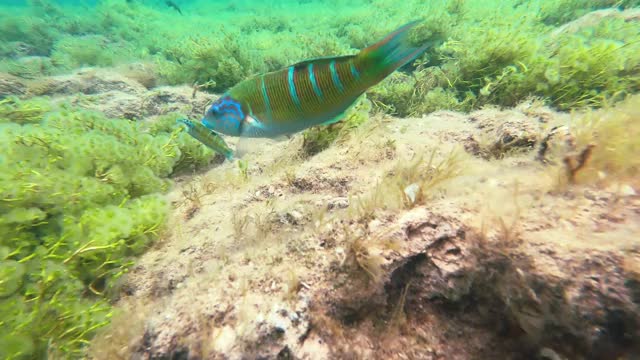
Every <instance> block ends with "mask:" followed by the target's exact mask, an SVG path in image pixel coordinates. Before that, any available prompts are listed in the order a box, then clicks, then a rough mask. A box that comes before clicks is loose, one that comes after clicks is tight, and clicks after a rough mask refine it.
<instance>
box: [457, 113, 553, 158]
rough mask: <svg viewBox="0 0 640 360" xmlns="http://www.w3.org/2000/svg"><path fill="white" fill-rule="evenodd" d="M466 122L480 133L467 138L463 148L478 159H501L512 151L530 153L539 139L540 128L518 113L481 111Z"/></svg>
mask: <svg viewBox="0 0 640 360" xmlns="http://www.w3.org/2000/svg"><path fill="white" fill-rule="evenodd" d="M468 120H469V121H470V122H472V123H474V124H475V125H476V127H477V128H478V129H480V130H481V134H480V135H479V136H478V138H476V137H473V138H471V139H468V145H467V147H468V149H469V150H471V151H470V152H471V153H472V154H474V153H475V155H478V154H480V155H481V157H494V158H501V157H504V155H505V154H506V153H508V152H512V151H516V150H521V151H530V150H532V149H533V148H534V146H535V144H536V143H537V141H538V138H539V133H540V126H539V125H538V124H536V121H535V120H533V119H531V118H530V117H528V116H526V115H525V114H523V113H521V112H519V111H515V110H512V111H499V110H497V109H484V110H479V111H475V112H473V113H471V114H470V115H469V118H468ZM474 141H475V142H476V143H474ZM478 147H479V148H480V149H478Z"/></svg>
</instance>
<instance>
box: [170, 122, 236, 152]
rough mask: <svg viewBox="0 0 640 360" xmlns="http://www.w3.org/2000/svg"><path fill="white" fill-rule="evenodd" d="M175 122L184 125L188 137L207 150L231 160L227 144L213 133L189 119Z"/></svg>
mask: <svg viewBox="0 0 640 360" xmlns="http://www.w3.org/2000/svg"><path fill="white" fill-rule="evenodd" d="M176 122H178V123H180V124H184V125H185V126H186V128H187V132H188V133H189V135H191V136H193V137H194V138H195V139H196V140H198V141H200V142H201V143H203V144H204V145H206V146H207V147H208V148H209V149H211V150H213V151H215V152H217V153H218V154H222V155H224V157H225V158H227V160H231V159H233V152H232V151H231V149H229V147H228V146H227V143H225V142H224V140H223V139H222V137H221V136H220V135H218V134H216V133H215V132H214V131H211V130H209V129H207V128H206V127H204V126H203V125H202V124H201V123H199V122H197V121H191V120H189V119H178V120H176Z"/></svg>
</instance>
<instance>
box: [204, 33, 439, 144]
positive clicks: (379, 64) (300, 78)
mask: <svg viewBox="0 0 640 360" xmlns="http://www.w3.org/2000/svg"><path fill="white" fill-rule="evenodd" d="M417 24H418V21H413V22H410V23H408V24H406V25H404V26H402V27H400V28H399V29H397V30H395V31H394V32H392V33H390V34H389V35H387V36H386V37H385V38H384V39H382V40H380V41H379V42H377V43H375V44H373V45H371V46H369V47H367V48H365V49H363V50H361V51H360V52H359V53H358V54H355V55H346V56H334V57H323V58H316V59H310V60H305V61H302V62H299V63H296V64H293V65H291V66H288V67H286V68H284V69H281V70H278V71H274V72H269V73H266V74H261V75H257V76H254V77H252V78H249V79H247V80H244V81H241V82H240V83H238V84H237V85H235V86H233V87H232V88H231V89H229V90H228V91H227V92H226V93H225V94H224V95H223V96H221V97H220V98H219V99H218V100H216V101H215V102H214V103H213V104H212V105H211V106H210V107H209V108H208V109H207V111H206V113H205V115H204V117H203V119H202V124H203V125H204V126H206V127H207V128H208V129H210V130H213V131H215V132H217V133H221V134H224V135H230V136H237V137H240V138H272V139H275V138H279V137H282V136H283V135H291V134H294V133H296V132H299V131H302V130H305V129H307V128H309V127H312V126H317V125H329V124H332V123H335V122H337V121H339V120H340V119H341V116H342V115H343V114H344V112H345V111H346V110H347V109H348V108H349V107H350V106H351V105H352V104H353V103H354V102H355V101H356V100H357V99H358V97H359V96H360V95H362V94H363V93H364V92H365V91H366V90H367V89H369V88H370V87H372V86H373V85H375V84H377V83H379V82H380V81H382V80H383V79H384V78H386V77H387V76H389V74H391V73H393V72H394V71H395V70H396V69H398V68H400V67H401V66H403V65H405V64H407V63H409V62H410V61H412V60H414V59H415V58H416V57H418V56H420V55H421V54H422V53H423V52H424V51H425V50H426V49H427V48H429V47H430V46H431V44H432V43H428V44H423V45H421V46H417V47H416V46H413V45H412V44H411V42H410V41H409V31H410V30H411V29H412V28H414V27H415V26H416V25H417Z"/></svg>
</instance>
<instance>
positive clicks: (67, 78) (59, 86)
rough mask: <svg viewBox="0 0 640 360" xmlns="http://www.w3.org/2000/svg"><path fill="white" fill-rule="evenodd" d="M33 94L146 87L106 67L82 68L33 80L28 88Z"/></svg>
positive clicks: (133, 91) (125, 90) (130, 91)
mask: <svg viewBox="0 0 640 360" xmlns="http://www.w3.org/2000/svg"><path fill="white" fill-rule="evenodd" d="M29 90H30V92H31V93H33V94H34V95H48V96H56V95H75V94H78V93H81V94H85V95H91V94H100V93H105V92H108V91H120V92H123V93H127V94H140V93H143V92H145V91H146V90H147V89H146V88H145V87H144V86H142V85H141V84H140V83H138V82H136V81H135V80H131V79H129V78H126V77H124V76H122V75H120V74H118V73H117V72H114V71H111V70H107V69H82V70H79V71H77V72H75V73H73V74H71V75H60V76H51V77H48V78H45V79H43V80H40V81H35V82H33V84H32V85H31V86H30V88H29Z"/></svg>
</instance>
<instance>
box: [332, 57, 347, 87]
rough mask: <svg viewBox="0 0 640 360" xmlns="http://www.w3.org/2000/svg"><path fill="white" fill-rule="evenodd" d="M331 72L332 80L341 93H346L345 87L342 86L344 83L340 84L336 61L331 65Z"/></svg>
mask: <svg viewBox="0 0 640 360" xmlns="http://www.w3.org/2000/svg"><path fill="white" fill-rule="evenodd" d="M329 70H330V71H331V80H333V84H334V85H335V86H337V87H338V90H339V91H340V93H343V92H344V86H342V82H340V76H338V72H337V71H336V61H335V60H331V62H330V63H329Z"/></svg>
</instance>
